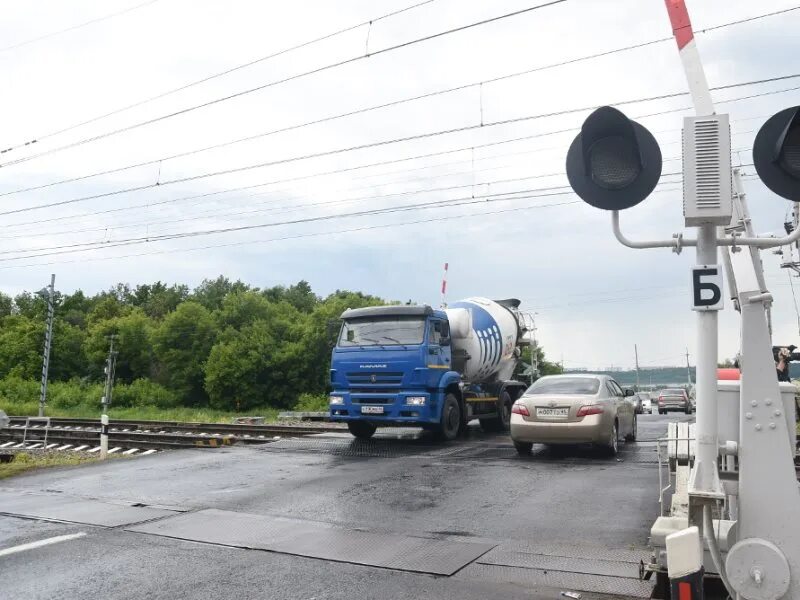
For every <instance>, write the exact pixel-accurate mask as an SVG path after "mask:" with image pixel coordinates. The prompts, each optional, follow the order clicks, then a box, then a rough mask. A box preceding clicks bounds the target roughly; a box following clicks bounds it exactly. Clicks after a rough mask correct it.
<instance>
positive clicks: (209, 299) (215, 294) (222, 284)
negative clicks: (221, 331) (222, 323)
mask: <svg viewBox="0 0 800 600" xmlns="http://www.w3.org/2000/svg"><path fill="white" fill-rule="evenodd" d="M251 289H252V288H251V287H250V286H249V285H247V284H246V283H242V282H241V281H238V280H237V281H235V282H233V283H231V281H230V280H229V279H228V278H227V277H223V276H222V275H220V276H219V277H217V278H216V279H204V280H203V282H202V283H201V284H200V285H198V286H197V287H196V288H195V290H194V291H193V292H192V294H191V296H190V298H191V299H192V300H195V301H196V302H199V303H200V304H202V305H203V306H205V307H206V308H207V309H208V310H218V309H220V308H222V303H223V301H224V300H225V297H226V296H227V295H228V294H231V293H241V292H248V291H250V290H251Z"/></svg>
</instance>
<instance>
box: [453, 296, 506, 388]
mask: <svg viewBox="0 0 800 600" xmlns="http://www.w3.org/2000/svg"><path fill="white" fill-rule="evenodd" d="M451 307H452V308H466V309H468V310H469V311H470V312H471V313H472V327H473V329H474V330H475V334H476V335H477V336H478V346H479V348H480V357H479V359H478V362H479V364H481V365H483V367H482V368H481V369H480V371H478V373H476V377H478V378H481V377H486V376H488V375H489V374H490V373H491V372H492V371H493V370H494V367H495V366H496V365H497V364H498V363H499V362H500V358H501V357H502V355H503V340H502V338H501V337H500V328H499V327H498V326H497V321H495V320H494V317H493V316H492V315H490V314H489V312H488V311H486V310H485V309H483V308H481V307H480V306H478V305H477V304H473V303H471V302H456V303H454V304H452V305H451Z"/></svg>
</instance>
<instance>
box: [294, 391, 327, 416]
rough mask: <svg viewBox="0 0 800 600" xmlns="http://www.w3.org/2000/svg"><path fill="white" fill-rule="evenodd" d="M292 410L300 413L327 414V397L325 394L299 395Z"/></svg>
mask: <svg viewBox="0 0 800 600" xmlns="http://www.w3.org/2000/svg"><path fill="white" fill-rule="evenodd" d="M294 410H297V411H301V412H327V410H328V396H327V395H325V394H300V397H299V398H298V399H297V404H295V406H294Z"/></svg>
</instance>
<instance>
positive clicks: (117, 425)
mask: <svg viewBox="0 0 800 600" xmlns="http://www.w3.org/2000/svg"><path fill="white" fill-rule="evenodd" d="M326 431H342V428H341V427H338V426H334V425H329V424H328V425H313V426H312V425H305V426H304V425H299V426H295V425H238V424H224V423H185V422H178V421H146V420H127V419H126V420H119V419H117V420H111V421H109V432H108V436H109V442H108V443H109V453H121V454H128V455H133V454H138V455H141V454H152V453H153V452H157V451H159V450H170V449H178V448H196V447H203V448H220V447H223V446H229V445H232V444H236V443H239V444H264V443H268V442H271V441H273V440H274V439H275V438H276V437H287V436H292V437H296V436H305V435H312V434H315V433H323V432H326ZM99 442H100V421H99V419H69V418H51V419H50V426H49V427H47V426H46V425H45V424H43V423H35V424H30V425H29V426H27V428H26V418H25V417H11V418H10V423H9V426H8V427H7V428H5V429H1V430H0V451H20V450H42V449H47V450H61V451H73V452H89V453H95V452H99V451H100V446H99Z"/></svg>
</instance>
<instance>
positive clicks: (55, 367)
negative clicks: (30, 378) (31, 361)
mask: <svg viewBox="0 0 800 600" xmlns="http://www.w3.org/2000/svg"><path fill="white" fill-rule="evenodd" d="M85 342H86V331H85V330H83V329H81V328H80V327H77V326H75V325H72V324H71V323H68V322H67V321H64V320H63V319H59V318H58V317H56V319H55V320H54V322H53V347H52V349H51V351H50V370H49V378H50V380H51V381H67V380H69V379H73V378H76V377H79V378H83V377H87V376H88V375H89V372H90V370H89V361H88V360H87V358H86V352H85V350H84V344H85ZM40 360H41V358H40Z"/></svg>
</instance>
